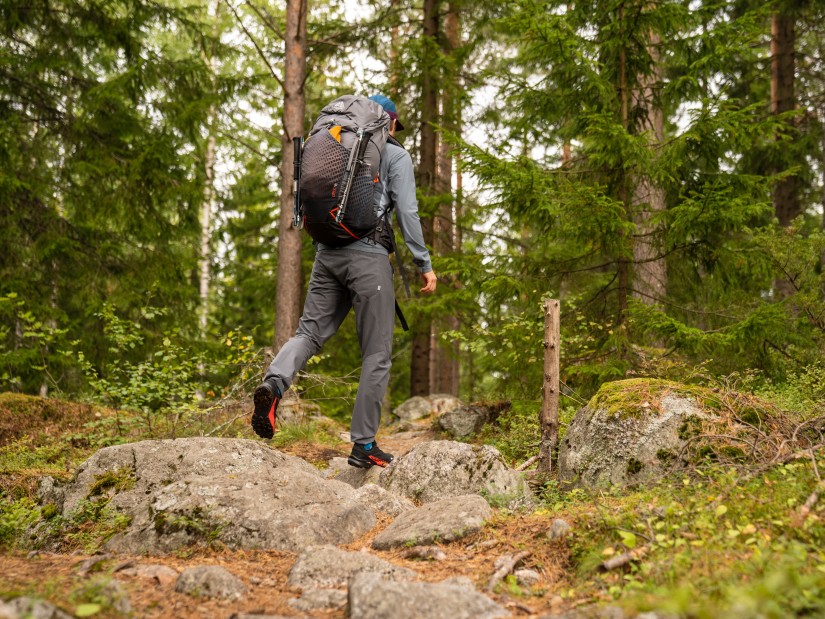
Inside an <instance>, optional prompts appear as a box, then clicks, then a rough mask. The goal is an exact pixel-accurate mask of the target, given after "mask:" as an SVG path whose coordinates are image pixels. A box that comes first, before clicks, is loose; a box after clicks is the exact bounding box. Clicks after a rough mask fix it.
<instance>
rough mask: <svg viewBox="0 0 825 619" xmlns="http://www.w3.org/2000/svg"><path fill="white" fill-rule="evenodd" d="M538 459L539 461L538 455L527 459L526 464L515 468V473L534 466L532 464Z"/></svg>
mask: <svg viewBox="0 0 825 619" xmlns="http://www.w3.org/2000/svg"><path fill="white" fill-rule="evenodd" d="M538 459H539V456H538V454H536V455H535V456H533V457H532V458H529V459H528V460H527V461H526V462H524V463H523V464H519V465H518V466H517V467H516V470H517V471H523V470H524V469H526V468H527V467H529V466H530V465H531V464H534V463H535V462H536V461H537V460H538Z"/></svg>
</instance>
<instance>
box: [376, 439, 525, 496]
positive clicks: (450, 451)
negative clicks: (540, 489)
mask: <svg viewBox="0 0 825 619" xmlns="http://www.w3.org/2000/svg"><path fill="white" fill-rule="evenodd" d="M379 484H380V485H381V487H383V488H384V489H386V490H389V491H390V492H394V493H395V494H399V495H401V496H406V497H408V498H410V499H412V500H414V501H420V502H422V503H430V502H432V501H439V500H441V499H445V498H448V497H453V496H461V495H465V494H482V495H484V496H485V497H486V498H488V499H489V500H491V501H493V502H496V503H498V504H501V503H507V502H510V501H512V500H514V499H515V500H522V501H525V502H531V501H532V494H531V493H530V489H529V488H528V487H527V484H526V483H525V481H524V479H523V477H522V476H521V474H520V473H518V472H517V471H514V470H513V469H511V468H510V467H508V466H507V464H506V463H505V462H504V459H503V458H502V457H501V454H500V453H499V452H498V450H497V449H495V448H494V447H490V446H489V445H468V444H467V443H458V442H455V441H429V442H426V443H420V444H419V445H416V446H415V447H413V448H412V449H411V450H410V451H409V452H408V453H407V454H405V455H403V456H401V457H400V458H398V459H397V460H396V461H395V462H394V463H393V464H392V466H390V467H388V468H386V469H384V471H383V472H382V473H381V477H380V478H379Z"/></svg>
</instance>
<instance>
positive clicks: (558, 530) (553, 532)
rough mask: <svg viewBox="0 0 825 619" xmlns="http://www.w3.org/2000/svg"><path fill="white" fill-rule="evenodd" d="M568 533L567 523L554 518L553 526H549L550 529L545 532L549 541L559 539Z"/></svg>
mask: <svg viewBox="0 0 825 619" xmlns="http://www.w3.org/2000/svg"><path fill="white" fill-rule="evenodd" d="M569 532H570V525H569V524H568V523H567V521H566V520H562V519H561V518H556V519H555V520H554V521H553V524H551V525H550V529H549V530H548V531H547V537H549V538H550V539H561V538H562V537H564V536H565V535H567V534H568V533H569Z"/></svg>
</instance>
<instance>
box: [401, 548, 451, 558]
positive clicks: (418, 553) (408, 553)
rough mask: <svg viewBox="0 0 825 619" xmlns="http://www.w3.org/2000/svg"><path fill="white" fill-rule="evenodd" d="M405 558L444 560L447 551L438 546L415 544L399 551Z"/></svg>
mask: <svg viewBox="0 0 825 619" xmlns="http://www.w3.org/2000/svg"><path fill="white" fill-rule="evenodd" d="M401 556H402V557H403V558H405V559H424V560H430V561H444V560H445V559H446V558H447V553H446V552H444V551H443V550H441V548H439V547H438V546H416V547H415V548H408V549H407V550H405V551H404V552H402V553H401Z"/></svg>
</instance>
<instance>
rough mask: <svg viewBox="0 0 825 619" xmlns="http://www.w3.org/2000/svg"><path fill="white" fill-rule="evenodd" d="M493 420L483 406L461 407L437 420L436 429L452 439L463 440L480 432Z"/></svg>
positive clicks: (488, 410)
mask: <svg viewBox="0 0 825 619" xmlns="http://www.w3.org/2000/svg"><path fill="white" fill-rule="evenodd" d="M492 419H493V414H492V413H491V411H490V409H489V408H486V407H484V406H475V405H470V406H462V407H461V408H456V409H454V410H451V411H450V412H448V413H444V414H443V415H441V416H440V417H439V418H438V427H439V428H441V429H442V430H444V431H445V432H447V433H448V434H449V435H450V436H452V437H453V438H465V437H467V436H470V435H472V434H475V433H476V432H479V431H481V429H482V428H483V427H484V424H486V423H489V422H490V421H491V420H492Z"/></svg>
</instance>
